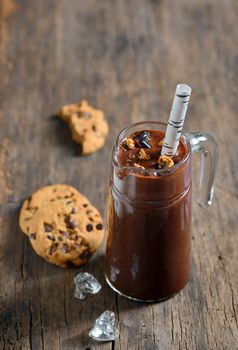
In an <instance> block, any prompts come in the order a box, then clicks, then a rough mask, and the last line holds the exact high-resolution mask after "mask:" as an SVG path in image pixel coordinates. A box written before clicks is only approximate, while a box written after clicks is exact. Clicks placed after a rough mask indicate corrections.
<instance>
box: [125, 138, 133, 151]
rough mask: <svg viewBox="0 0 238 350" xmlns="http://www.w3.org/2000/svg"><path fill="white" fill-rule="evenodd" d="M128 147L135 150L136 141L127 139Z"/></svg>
mask: <svg viewBox="0 0 238 350" xmlns="http://www.w3.org/2000/svg"><path fill="white" fill-rule="evenodd" d="M126 145H127V147H128V148H130V149H134V148H135V141H134V140H133V139H132V138H130V137H128V138H127V139H126Z"/></svg>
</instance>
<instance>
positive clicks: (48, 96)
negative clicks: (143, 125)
mask: <svg viewBox="0 0 238 350" xmlns="http://www.w3.org/2000/svg"><path fill="white" fill-rule="evenodd" d="M237 20H238V3H237V1H235V0H230V1H225V0H218V1H217V2H216V3H215V2H214V1H212V0H201V1H198V0H192V1H191V0H177V1H176V2H175V1H172V0H167V1H165V0H160V1H156V0H148V1H146V0H131V1H126V0H117V1H114V2H112V1H109V0H102V1H100V2H99V1H96V0H87V1H80V2H79V1H76V0H71V1H70V2H68V1H66V0H59V1H56V0H55V1H47V0H42V1H36V0H32V1H29V0H21V1H20V0H19V1H18V2H16V0H15V2H13V0H11V1H10V0H5V1H4V0H2V1H0V21H1V26H0V27H1V29H0V33H1V45H0V53H1V69H0V72H1V78H0V79H1V86H0V99H1V111H0V112H1V113H0V126H1V127H0V168H1V171H0V185H1V193H0V199H1V205H0V210H1V221H0V225H1V231H0V232H1V233H0V235H1V245H0V271H1V273H0V277H1V283H0V305H1V308H0V344H1V348H2V349H24V350H25V349H33V350H35V349H37V350H38V349H44V350H46V349H49V350H53V349H64V350H65V349H66V350H67V349H70V350H71V349H85V350H86V349H91V350H94V349H99V348H100V349H121V350H124V349H143V350H144V349H148V350H152V349H163V350H164V349H165V350H170V349H189V350H190V349H192V350H193V349H227V350H230V349H238V346H237V344H238V330H237V317H238V316H237V315H238V310H237V305H238V292H237V291H238V274H237V266H236V265H237V263H236V262H237V259H238V253H237V252H238V249H237V248H238V238H237V209H238V177H237V172H236V164H237V152H236V148H237V134H238V123H237V109H238V103H237V88H238V82H237V79H236V76H237V67H238V63H237V62H238V60H237V52H236V51H237V50H236V47H237V44H238V42H237V41H238V29H237V25H236V23H237ZM180 81H185V82H187V83H189V84H190V85H191V86H192V87H193V95H192V103H191V106H190V110H189V115H188V118H187V121H186V127H187V129H188V130H191V131H196V130H198V131H200V130H203V131H207V132H209V133H212V134H213V135H214V137H215V138H216V139H217V141H218V143H219V147H220V154H221V157H220V165H219V171H218V181H217V190H216V200H215V202H214V206H213V207H212V208H211V209H209V210H208V211H205V210H202V209H201V208H199V207H198V206H196V205H195V204H194V208H193V209H194V212H193V213H194V215H193V242H192V243H193V251H192V252H193V273H192V276H191V281H190V283H189V284H188V286H187V287H186V288H185V289H184V290H183V291H182V292H181V293H179V294H178V295H176V296H175V297H174V298H172V299H170V300H168V301H166V302H164V303H159V304H149V305H147V304H141V303H135V302H132V301H129V300H126V299H124V298H122V297H119V296H116V295H115V294H114V292H113V291H112V290H110V289H109V287H107V286H106V283H105V281H104V277H103V257H102V254H103V249H101V251H100V252H99V253H98V254H97V256H95V257H94V258H93V259H92V261H90V263H89V264H87V265H86V266H85V267H83V268H81V269H76V270H70V269H69V270H62V269H59V268H57V267H54V266H51V265H49V264H47V263H45V262H44V261H43V260H42V259H40V258H39V257H37V256H36V255H35V254H34V252H33V251H32V249H31V247H30V245H29V243H28V242H27V240H26V238H25V237H24V236H23V235H22V234H21V233H20V230H19V228H18V222H17V221H18V213H19V208H20V204H21V202H22V200H23V199H24V198H25V197H26V196H28V195H29V194H30V193H31V192H32V191H33V190H34V189H36V188H37V187H41V186H43V185H45V184H49V183H59V182H61V183H70V184H72V185H74V186H75V187H77V188H78V189H79V190H81V191H82V192H83V193H84V194H85V195H87V196H88V197H89V198H90V199H91V201H92V202H93V203H94V204H95V205H96V206H97V207H98V208H99V210H100V211H101V212H102V213H105V202H106V198H107V186H108V173H109V164H110V161H109V159H110V152H111V148H112V145H113V142H114V140H115V137H116V134H117V132H118V131H119V130H120V129H121V128H122V127H123V126H124V125H125V124H126V123H128V122H129V121H132V122H135V121H140V120H144V119H148V120H151V119H161V120H163V121H166V120H167V115H168V111H169V109H170V104H171V100H172V97H173V93H174V88H175V85H176V84H177V83H178V82H180ZM79 98H86V99H88V100H89V102H90V103H92V104H93V105H95V106H98V107H100V108H102V109H103V110H104V111H105V114H106V115H107V117H108V120H109V123H110V130H111V132H110V135H109V138H108V140H107V144H106V146H105V148H104V149H103V150H102V151H100V152H97V153H95V154H93V155H91V156H89V157H85V158H82V157H79V156H77V147H75V145H74V144H73V142H72V141H71V140H70V133H69V131H68V130H67V128H66V127H65V125H64V123H62V122H61V121H59V120H57V119H56V118H54V115H55V113H56V112H57V110H58V108H59V106H61V105H62V104H64V103H67V102H71V101H72V102H73V101H77V100H78V99H79ZM102 164H103V166H101V165H102ZM105 165H107V166H105ZM194 170H195V171H194V172H197V171H198V170H199V159H198V157H197V156H195V157H194ZM197 178H198V175H197V174H195V181H194V199H196V193H197V190H196V181H197ZM78 271H89V272H91V273H93V274H94V275H95V276H96V277H97V278H98V279H99V280H100V282H102V284H103V290H102V292H101V293H100V294H98V295H95V296H92V297H89V298H88V299H87V301H85V302H80V301H78V300H76V299H74V297H73V290H74V286H73V276H74V275H75V274H76V273H77V272H78ZM105 309H110V310H113V311H115V312H116V314H117V320H118V321H119V329H120V337H119V339H118V340H117V341H116V342H115V343H106V344H98V343H96V342H94V341H91V340H90V339H89V338H88V336H87V333H88V330H89V329H90V327H91V326H92V324H93V321H94V320H95V319H96V318H97V317H98V315H99V314H100V313H101V312H103V311H104V310H105Z"/></svg>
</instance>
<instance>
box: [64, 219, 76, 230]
mask: <svg viewBox="0 0 238 350" xmlns="http://www.w3.org/2000/svg"><path fill="white" fill-rule="evenodd" d="M66 226H67V228H70V229H72V230H73V229H74V228H75V227H77V226H78V223H77V221H75V220H69V221H68V222H67V223H66Z"/></svg>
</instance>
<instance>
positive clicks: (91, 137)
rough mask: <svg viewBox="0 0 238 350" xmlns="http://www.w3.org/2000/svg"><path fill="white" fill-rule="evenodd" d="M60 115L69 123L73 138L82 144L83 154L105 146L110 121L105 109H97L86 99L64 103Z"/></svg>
mask: <svg viewBox="0 0 238 350" xmlns="http://www.w3.org/2000/svg"><path fill="white" fill-rule="evenodd" d="M59 117H60V118H61V119H63V120H64V121H66V122H67V123H68V124H69V127H70V129H71V132H72V139H73V140H74V141H75V142H77V143H79V144H81V146H82V154H83V155H86V154H90V153H93V152H95V151H97V150H98V149H100V148H101V147H103V146H104V143H105V140H106V137H107V135H108V131H109V128H108V123H107V121H106V119H105V117H104V113H103V111H101V110H99V109H95V108H93V107H92V106H90V105H89V104H88V102H87V101H86V100H83V101H81V102H80V103H75V104H69V105H64V106H63V107H62V108H61V109H60V111H59Z"/></svg>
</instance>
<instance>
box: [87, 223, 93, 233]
mask: <svg viewBox="0 0 238 350" xmlns="http://www.w3.org/2000/svg"><path fill="white" fill-rule="evenodd" d="M86 230H87V231H88V232H90V231H92V230H93V225H91V224H87V226H86Z"/></svg>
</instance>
